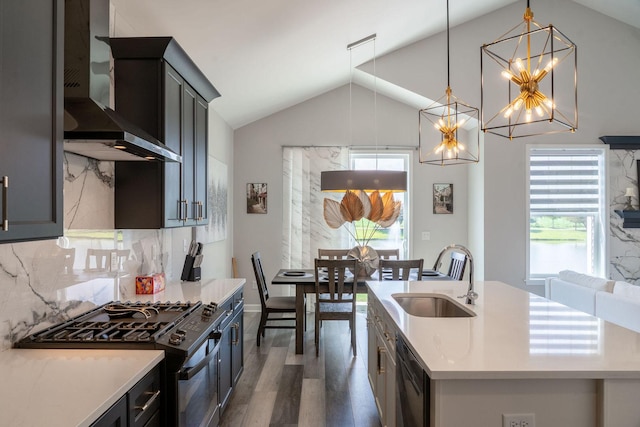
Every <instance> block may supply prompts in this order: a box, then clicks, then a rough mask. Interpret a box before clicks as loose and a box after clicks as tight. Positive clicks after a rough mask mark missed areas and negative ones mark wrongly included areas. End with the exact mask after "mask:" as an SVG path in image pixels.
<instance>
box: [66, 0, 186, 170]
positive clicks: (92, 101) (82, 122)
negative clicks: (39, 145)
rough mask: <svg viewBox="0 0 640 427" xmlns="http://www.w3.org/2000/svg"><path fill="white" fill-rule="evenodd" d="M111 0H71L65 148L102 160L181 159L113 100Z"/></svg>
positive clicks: (67, 58)
mask: <svg viewBox="0 0 640 427" xmlns="http://www.w3.org/2000/svg"><path fill="white" fill-rule="evenodd" d="M110 63H111V62H110V48H109V0H65V35H64V110H65V111H64V149H65V151H69V152H72V153H76V154H79V155H82V156H86V157H91V158H94V159H98V160H112V161H123V160H124V161H132V160H134V161H145V160H160V161H171V162H181V161H182V157H181V156H180V155H178V154H176V153H175V152H173V151H172V150H171V149H169V148H168V147H167V146H165V145H164V144H163V143H162V142H160V141H158V140H157V139H155V138H154V137H152V136H151V135H149V134H148V133H146V132H145V131H143V130H142V129H140V128H138V127H137V126H135V125H134V124H132V123H130V122H129V121H127V120H125V119H124V118H122V117H121V116H119V115H118V113H116V112H115V111H114V110H112V109H110V108H108V107H106V106H107V105H109V104H110V101H111V100H110V97H111V80H110Z"/></svg>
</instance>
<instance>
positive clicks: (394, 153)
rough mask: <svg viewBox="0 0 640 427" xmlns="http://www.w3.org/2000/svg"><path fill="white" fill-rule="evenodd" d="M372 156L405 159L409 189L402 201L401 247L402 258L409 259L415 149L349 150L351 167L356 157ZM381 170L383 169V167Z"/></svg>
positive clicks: (372, 157)
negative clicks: (402, 229) (402, 228)
mask: <svg viewBox="0 0 640 427" xmlns="http://www.w3.org/2000/svg"><path fill="white" fill-rule="evenodd" d="M358 157H360V158H363V157H370V158H371V159H375V158H377V159H384V158H385V157H394V158H398V157H402V158H403V161H404V170H405V171H406V172H407V191H406V193H405V196H404V200H403V202H402V209H403V212H402V215H403V216H404V220H405V221H404V232H405V239H404V241H403V247H401V248H400V259H408V258H409V257H410V252H411V224H412V218H411V205H410V203H411V197H409V195H410V194H411V179H410V176H411V165H412V164H413V151H412V150H409V149H390V148H384V149H383V150H382V151H379V150H378V149H377V148H351V149H350V150H349V169H355V168H354V160H355V159H356V158H358ZM379 169H380V170H383V169H382V168H381V167H380V168H379Z"/></svg>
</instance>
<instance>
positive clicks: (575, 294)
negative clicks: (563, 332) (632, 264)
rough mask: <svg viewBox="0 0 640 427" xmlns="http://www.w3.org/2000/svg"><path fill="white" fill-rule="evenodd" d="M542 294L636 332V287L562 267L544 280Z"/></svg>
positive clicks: (639, 323)
mask: <svg viewBox="0 0 640 427" xmlns="http://www.w3.org/2000/svg"><path fill="white" fill-rule="evenodd" d="M545 296H546V297H547V298H548V299H550V300H552V301H557V302H559V303H561V304H564V305H566V306H569V307H571V308H575V309H576V310H580V311H583V312H585V313H589V314H591V315H593V316H596V317H599V318H601V319H603V320H606V321H608V322H611V323H615V324H617V325H620V326H624V327H625V328H628V329H632V330H634V331H636V332H640V286H636V285H633V284H631V283H627V282H620V281H613V280H607V279H602V278H599V277H594V276H589V275H586V274H580V273H576V272H575V271H571V270H563V271H561V272H560V273H559V274H558V277H551V278H548V279H547V280H546V282H545Z"/></svg>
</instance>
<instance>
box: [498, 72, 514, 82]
mask: <svg viewBox="0 0 640 427" xmlns="http://www.w3.org/2000/svg"><path fill="white" fill-rule="evenodd" d="M500 74H502V77H504V78H505V79H507V80H511V77H513V74H511V72H510V71H507V70H502V73H500Z"/></svg>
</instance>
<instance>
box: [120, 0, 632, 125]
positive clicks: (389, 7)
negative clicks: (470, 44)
mask: <svg viewBox="0 0 640 427" xmlns="http://www.w3.org/2000/svg"><path fill="white" fill-rule="evenodd" d="M516 1H517V0H482V1H477V0H454V1H450V19H451V26H452V27H453V26H456V25H459V24H461V23H463V22H466V21H469V20H472V19H474V18H477V17H478V16H481V15H484V14H487V13H490V12H492V11H494V10H496V9H498V8H501V7H504V6H507V5H509V4H511V3H514V2H516ZM574 1H576V2H577V3H580V4H582V5H584V6H587V7H590V8H592V9H594V10H596V11H598V12H601V13H603V14H606V15H609V16H611V17H613V18H616V19H618V20H620V21H623V22H626V23H628V24H630V25H634V26H636V27H640V1H638V0H613V1H608V2H604V1H602V0H574ZM111 4H112V5H113V6H114V8H115V11H116V13H115V16H114V20H115V28H116V35H117V36H166V35H170V36H173V37H175V38H176V40H177V41H178V43H179V44H180V45H181V46H182V47H183V48H184V49H185V50H186V51H187V52H188V53H189V55H190V56H191V57H192V58H193V60H194V61H195V62H196V64H197V65H198V66H199V67H200V69H201V70H202V71H203V72H204V73H205V74H206V75H207V76H208V77H209V79H210V80H211V82H212V83H213V84H214V85H215V86H216V88H217V89H218V90H219V91H220V92H221V93H222V97H221V98H219V99H216V100H215V101H213V104H212V107H213V108H214V109H215V110H216V111H217V112H218V114H220V116H221V117H222V118H223V119H224V120H225V121H226V122H227V123H228V124H229V125H230V126H231V127H232V128H234V129H236V128H238V127H241V126H243V125H245V124H248V123H251V122H252V121H255V120H257V119H260V118H262V117H265V116H268V115H270V114H273V113H274V112H276V111H279V110H282V109H284V108H287V107H290V106H292V105H295V104H297V103H299V102H302V101H304V100H306V99H309V98H312V97H314V96H317V95H319V94H321V93H324V92H326V91H328V90H331V89H334V88H336V87H339V86H341V85H344V84H346V83H348V81H349V78H350V67H349V64H350V61H351V62H352V63H353V65H354V66H357V65H359V64H361V63H363V62H365V61H368V60H370V59H371V58H372V57H373V55H374V51H373V50H372V49H371V50H368V51H367V52H366V53H365V54H364V56H365V57H357V58H356V57H354V54H353V53H352V55H351V56H352V57H351V58H350V56H349V52H348V50H347V48H346V47H347V45H348V44H350V43H352V42H354V41H357V40H360V39H362V38H364V37H366V36H369V35H371V34H374V33H375V34H377V38H376V43H375V55H376V56H382V55H384V54H386V53H389V52H392V51H394V50H397V49H399V48H402V47H404V46H407V45H409V44H411V43H414V42H416V41H418V40H420V39H423V38H425V37H429V36H431V35H433V34H436V33H438V32H441V31H443V30H444V29H445V23H446V4H445V2H444V1H443V0H398V1H394V2H391V1H385V0H325V1H322V2H317V1H315V2H314V1H293V0H268V1H265V0H260V1H259V0H233V1H221V0H182V1H175V0H135V1H134V0H111ZM523 7H524V3H523ZM361 55H362V54H361Z"/></svg>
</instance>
